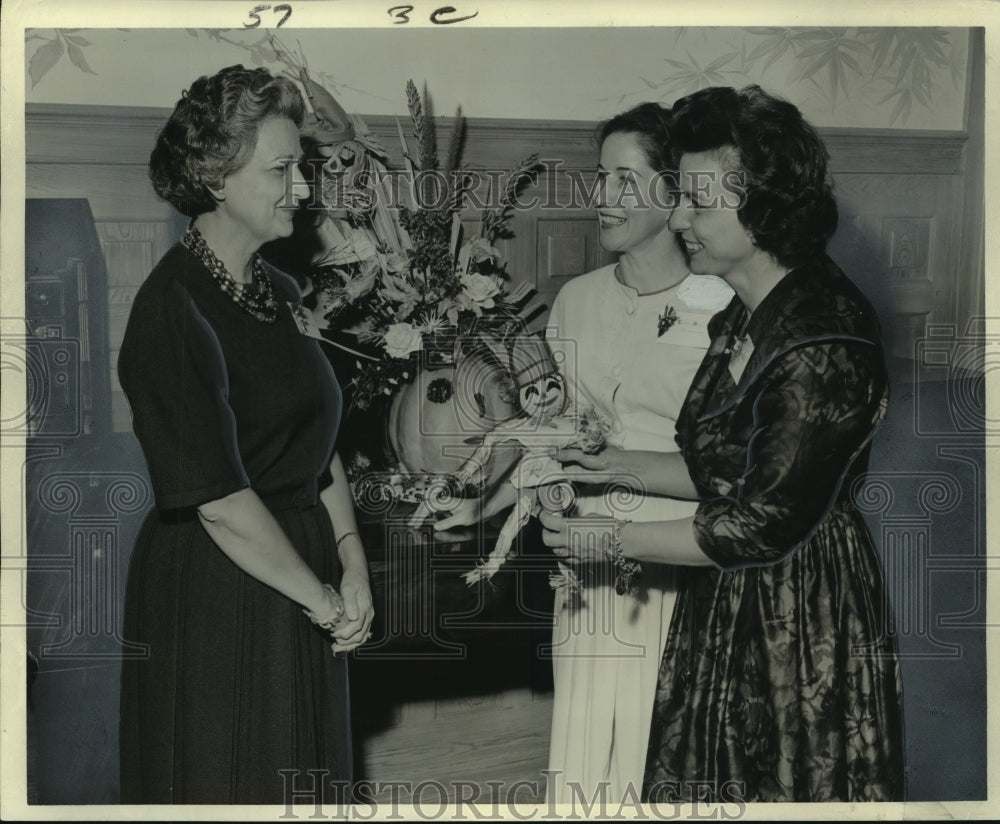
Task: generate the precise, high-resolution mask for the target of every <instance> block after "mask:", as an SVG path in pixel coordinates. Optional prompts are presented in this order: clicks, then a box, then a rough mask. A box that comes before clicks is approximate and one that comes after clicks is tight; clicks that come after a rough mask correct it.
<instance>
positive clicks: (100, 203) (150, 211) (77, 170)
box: [24, 160, 176, 221]
mask: <svg viewBox="0 0 1000 824" xmlns="http://www.w3.org/2000/svg"><path fill="white" fill-rule="evenodd" d="M24 185H25V192H26V196H27V197H83V198H87V200H89V201H90V208H91V211H93V213H94V217H95V219H98V220H101V219H104V220H114V219H118V220H162V221H171V220H175V219H176V218H175V217H174V215H175V214H176V213H175V212H174V210H173V209H172V208H171V206H170V205H169V204H168V203H165V202H164V201H162V200H160V199H159V198H158V197H157V196H156V193H155V192H154V191H153V186H152V184H151V183H150V182H149V176H148V175H147V174H146V168H145V166H128V165H115V164H113V163H108V164H93V165H81V164H78V163H75V162H73V161H72V160H70V161H68V162H65V163H37V164H36V163H30V162H29V163H28V166H27V170H26V177H25V184H24Z"/></svg>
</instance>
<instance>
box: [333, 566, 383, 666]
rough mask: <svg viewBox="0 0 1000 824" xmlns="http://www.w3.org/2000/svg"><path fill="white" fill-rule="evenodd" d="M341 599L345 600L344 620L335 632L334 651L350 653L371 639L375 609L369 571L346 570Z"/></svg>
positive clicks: (341, 580) (341, 583)
mask: <svg viewBox="0 0 1000 824" xmlns="http://www.w3.org/2000/svg"><path fill="white" fill-rule="evenodd" d="M340 597H341V598H343V599H344V620H343V621H342V622H341V623H340V624H338V625H337V627H336V629H335V630H334V631H333V638H334V642H333V651H334V652H350V651H351V650H352V649H356V648H357V647H360V646H361V645H362V644H363V643H365V642H366V641H367V640H368V639H369V638H371V625H372V619H373V618H374V617H375V608H374V607H373V606H372V592H371V587H370V585H369V583H368V573H367V571H362V570H356V569H352V568H350V567H348V568H347V569H345V570H344V574H343V575H342V576H341V578H340Z"/></svg>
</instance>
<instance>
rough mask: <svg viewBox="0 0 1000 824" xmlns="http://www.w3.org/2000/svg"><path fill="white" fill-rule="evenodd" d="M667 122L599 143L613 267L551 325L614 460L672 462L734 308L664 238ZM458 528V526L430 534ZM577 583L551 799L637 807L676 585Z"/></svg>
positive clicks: (665, 579)
mask: <svg viewBox="0 0 1000 824" xmlns="http://www.w3.org/2000/svg"><path fill="white" fill-rule="evenodd" d="M669 115H670V112H669V110H667V109H664V108H663V107H661V106H660V105H658V104H655V103H647V104H643V105H640V106H638V107H636V108H634V109H632V110H630V111H627V112H624V113H622V114H619V115H618V116H616V117H614V118H612V119H611V120H609V121H608V122H607V123H605V124H603V125H602V126H601V128H600V129H599V132H598V140H599V144H600V163H599V166H598V175H599V179H600V182H601V187H600V189H599V192H600V195H599V200H598V203H597V217H598V220H599V225H600V242H601V246H602V247H603V248H604V249H605V250H607V251H610V252H614V253H617V255H618V261H617V263H615V264H611V265H608V266H604V267H602V268H600V269H597V270H596V271H593V272H589V273H587V274H583V275H580V276H578V277H575V278H573V279H572V280H571V281H570V282H569V283H567V284H566V285H565V286H564V287H563V289H562V290H561V291H560V293H559V295H558V296H557V297H556V300H555V302H554V304H553V306H552V311H551V313H550V315H549V321H548V329H547V336H548V342H549V346H550V348H551V349H552V351H553V354H554V355H555V357H556V359H557V363H559V364H560V367H559V368H560V372H561V373H562V375H563V377H564V380H565V382H566V388H567V396H568V398H569V400H570V401H572V402H574V403H577V404H581V405H583V406H593V407H596V408H597V409H598V410H599V411H600V412H601V414H602V415H603V416H604V417H605V419H607V420H608V421H609V422H610V423H611V426H612V431H611V432H610V433H609V436H608V443H610V444H612V445H613V446H615V447H618V448H621V449H636V450H652V451H654V452H674V451H676V450H677V444H676V443H675V442H674V424H675V421H676V418H677V415H678V413H679V411H680V408H681V403H682V401H683V399H684V396H685V394H686V393H687V389H688V386H690V384H691V379H692V378H693V376H694V373H695V371H696V370H697V368H698V365H699V364H700V363H701V360H702V358H703V357H704V355H705V351H706V349H707V348H708V345H709V337H708V321H709V319H710V318H711V317H712V315H713V314H714V313H715V312H717V311H718V310H720V309H722V308H723V307H724V306H726V304H727V303H728V302H729V300H730V298H731V297H732V290H731V289H730V288H729V287H728V286H726V284H725V283H724V282H723V281H722V280H720V279H718V278H711V277H708V278H698V277H694V276H692V275H690V274H689V272H688V265H687V261H686V259H685V256H684V252H683V250H682V249H681V247H680V245H679V244H678V242H677V238H676V237H675V236H674V235H673V233H672V232H671V231H670V229H669V227H668V225H667V220H668V218H669V216H670V211H669V208H668V206H669V202H670V190H671V183H672V181H671V177H672V175H673V173H674V172H675V164H674V161H673V156H672V154H671V149H670V133H669V129H668V123H669ZM665 173H667V174H665ZM509 490H510V487H509V486H508V487H506V488H505V491H507V492H508V493H509ZM579 492H580V496H579V497H578V498H577V501H576V506H575V511H576V512H577V513H578V514H579V515H581V516H586V515H591V516H598V517H607V516H608V515H617V516H619V517H628V518H631V519H632V520H635V521H663V520H668V519H672V518H685V517H689V516H690V515H691V514H692V513H693V512H694V505H693V504H692V503H691V502H689V501H679V500H675V499H672V498H667V497H664V496H661V495H655V494H649V495H643V494H634V493H628V494H626V495H624V496H619V495H616V494H615V493H614V492H613V490H606V489H603V488H602V487H601V486H600V485H594V486H590V487H589V488H581V489H580V490H579ZM503 497H504V496H503V495H502V494H501V495H500V496H498V497H497V498H496V499H494V500H492V501H490V502H489V503H488V504H487V505H486V513H485V514H486V515H489V514H491V513H492V512H494V511H497V510H498V509H499V508H500V506H501V503H500V502H501V501H502V500H503ZM504 503H512V501H510V500H509V499H508V500H506V501H504ZM463 520H466V518H463V517H460V516H453V517H452V518H448V519H445V520H443V521H440V522H439V523H438V528H441V529H447V528H451V527H452V526H454V525H456V524H457V523H460V522H462V521H463ZM564 574H566V572H565V569H564ZM581 577H582V578H583V580H582V582H581V583H582V587H581V589H580V590H579V591H578V592H576V593H572V592H570V590H569V589H568V588H566V587H559V588H558V589H557V591H556V598H555V622H554V628H553V639H552V649H551V655H552V664H553V679H554V699H553V708H552V734H551V743H550V750H549V771H550V772H549V797H550V798H552V799H553V800H555V801H562V802H571V801H573V799H574V797H581V796H579V793H582V794H583V796H584V797H586V798H587V799H591V798H592V797H593V796H594V794H595V793H602V794H603V795H604V797H606V798H608V799H610V800H620V799H626V798H629V797H633V798H638V795H639V792H640V790H641V784H642V775H643V767H644V764H645V758H646V740H647V738H646V737H647V735H648V732H649V724H650V717H651V714H652V710H653V698H654V695H655V688H656V678H657V671H658V668H659V662H660V658H661V655H662V651H663V645H664V643H665V641H666V636H667V629H668V627H669V624H670V615H671V612H672V610H673V606H674V595H675V593H674V584H673V580H672V573H671V571H670V569H668V568H667V567H660V568H650V569H649V570H648V571H647V572H646V573H644V575H643V576H642V579H641V580H640V581H638V582H637V586H636V589H635V592H634V593H629V594H625V595H618V594H616V592H615V588H614V585H613V582H612V581H611V580H610V578H609V575H608V569H606V568H603V567H595V568H594V569H592V570H590V571H589V574H587V575H584V576H581ZM575 794H576V795H575Z"/></svg>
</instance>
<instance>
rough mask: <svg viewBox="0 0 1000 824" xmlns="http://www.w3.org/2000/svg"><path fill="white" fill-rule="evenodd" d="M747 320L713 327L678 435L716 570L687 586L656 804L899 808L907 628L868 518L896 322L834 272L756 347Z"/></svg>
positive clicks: (735, 306) (665, 685) (809, 287)
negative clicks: (894, 610)
mask: <svg viewBox="0 0 1000 824" xmlns="http://www.w3.org/2000/svg"><path fill="white" fill-rule="evenodd" d="M745 321H746V310H745V309H744V307H743V306H742V304H740V303H739V301H736V300H734V301H733V303H732V304H731V305H730V306H729V308H728V309H727V310H725V312H723V313H721V314H720V315H718V316H717V317H716V318H714V319H713V321H712V324H711V327H710V332H711V334H712V338H713V343H712V346H711V348H710V349H709V352H708V355H707V356H706V358H705V361H704V363H703V364H702V366H701V368H700V370H699V371H698V374H697V376H696V377H695V380H694V383H693V385H692V387H691V391H690V393H689V395H688V397H687V400H686V402H685V405H684V409H683V411H682V413H681V416H680V418H679V420H678V424H677V430H678V443H679V444H680V447H681V450H682V452H683V454H684V458H685V461H686V463H687V465H688V469H689V471H690V472H691V477H692V479H693V480H694V482H695V485H696V487H697V488H698V490H699V492H700V494H701V499H702V500H701V503H700V504H699V506H698V510H697V513H696V515H695V519H694V529H695V535H696V539H697V541H698V544H699V546H700V547H701V548H702V549H703V550H704V552H705V553H706V555H708V557H709V558H710V559H711V560H712V561H713V563H714V566H710V567H690V568H685V569H683V570H679V574H678V597H677V603H676V606H675V611H674V616H673V623H672V625H671V628H670V634H669V637H668V640H667V643H666V648H665V652H664V656H663V660H662V665H661V668H660V677H659V686H658V689H657V697H656V706H655V709H654V713H653V725H652V730H651V733H650V742H649V758H648V761H647V767H646V778H645V787H644V795H645V796H646V797H647V798H651V799H656V800H679V799H693V798H700V799H714V800H718V801H727V800H728V801H734V800H737V799H742V800H744V801H831V800H845V801H890V800H898V799H900V798H901V796H902V758H903V747H902V719H901V689H900V681H899V672H898V666H897V661H896V657H895V646H894V641H893V638H892V636H891V634H890V626H891V624H890V612H889V608H888V604H887V601H886V595H885V591H884V586H883V579H882V570H881V566H880V562H879V557H878V554H877V552H876V549H875V547H874V545H873V543H872V540H871V537H870V535H869V533H868V530H867V528H866V526H865V524H864V522H863V520H862V519H861V516H860V515H859V514H858V512H857V511H856V510H855V508H854V506H853V503H852V493H853V491H854V486H855V481H856V479H857V478H858V477H859V476H860V475H861V473H863V472H864V471H865V470H866V465H867V455H868V447H869V444H870V439H871V437H872V434H873V432H874V430H875V429H876V427H877V425H878V424H879V422H880V421H881V420H882V418H883V416H884V414H885V409H886V404H887V397H888V383H887V378H886V374H885V368H884V365H883V360H882V354H881V349H880V346H879V343H878V325H877V320H876V318H875V315H874V313H873V312H872V310H871V308H870V307H869V305H868V304H867V302H866V301H865V299H864V297H863V296H862V295H861V294H860V292H858V290H857V289H856V288H855V287H854V286H853V284H851V283H850V281H848V280H847V278H846V277H845V276H844V275H843V274H842V273H841V272H840V270H839V269H837V267H836V266H835V265H834V264H833V263H832V262H831V261H829V260H828V259H827V260H823V261H819V262H817V263H815V264H813V265H809V266H804V267H800V268H798V269H796V270H794V271H792V272H791V273H789V274H788V275H787V276H786V277H785V278H784V279H783V280H782V281H781V282H780V283H779V284H778V285H777V286H776V287H775V288H774V289H773V290H772V291H771V293H770V294H769V295H768V296H767V297H766V298H765V299H764V301H762V302H761V304H760V305H759V306H758V307H757V310H756V311H755V312H754V313H753V315H752V317H751V318H750V321H749V324H748V325H747V328H746V333H747V342H746V345H745V346H743V347H742V348H741V347H740V346H739V345H738V342H737V338H736V335H737V332H738V330H740V329H741V328H742V327H743V324H744V323H745ZM737 350H738V351H737ZM748 351H749V352H750V354H749V357H747V352H748ZM734 361H742V363H743V366H742V368H740V366H739V365H738V364H737V363H734Z"/></svg>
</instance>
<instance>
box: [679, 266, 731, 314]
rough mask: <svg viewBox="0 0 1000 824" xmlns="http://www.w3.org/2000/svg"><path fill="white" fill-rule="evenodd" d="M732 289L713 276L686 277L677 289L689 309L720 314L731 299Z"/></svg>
mask: <svg viewBox="0 0 1000 824" xmlns="http://www.w3.org/2000/svg"><path fill="white" fill-rule="evenodd" d="M733 294H734V292H733V288H732V287H731V286H730V285H729V284H728V283H726V282H725V281H724V280H723V279H722V278H720V277H716V276H715V275H688V276H687V277H686V278H685V279H684V281H683V282H682V283H681V285H680V286H679V287H678V289H677V297H679V298H680V299H681V300H682V301H684V303H685V304H686V305H687V307H688V308H689V309H702V310H704V311H707V312H721V311H722V310H723V309H725V308H726V307H727V306H728V305H729V301H731V300H732V299H733Z"/></svg>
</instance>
